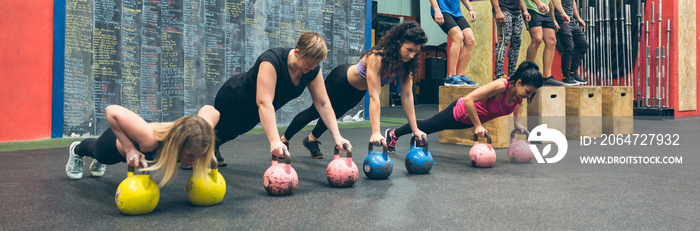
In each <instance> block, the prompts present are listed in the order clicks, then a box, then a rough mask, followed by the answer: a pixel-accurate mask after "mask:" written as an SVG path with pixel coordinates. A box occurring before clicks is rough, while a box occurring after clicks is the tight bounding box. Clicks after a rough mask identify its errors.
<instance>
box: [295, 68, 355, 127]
mask: <svg viewBox="0 0 700 231" xmlns="http://www.w3.org/2000/svg"><path fill="white" fill-rule="evenodd" d="M350 66H352V64H345V65H340V66H337V67H336V68H334V69H333V71H331V73H330V74H328V77H326V80H325V84H326V92H328V98H329V99H330V100H331V105H332V107H333V111H334V112H335V118H336V119H337V118H340V117H341V116H343V115H345V112H348V111H349V110H350V109H352V108H353V107H355V105H357V103H359V102H360V100H362V97H364V96H365V93H366V92H367V90H357V88H355V87H353V86H352V85H350V82H348V75H347V73H348V68H350ZM318 118H320V115H319V114H318V111H317V110H316V107H315V106H314V105H313V104H311V106H310V107H309V108H307V109H306V110H304V111H302V112H300V113H299V114H297V116H295V117H294V119H293V120H292V122H291V123H290V124H289V127H287V130H285V131H284V137H285V138H286V139H288V140H291V139H292V137H293V136H294V135H295V134H297V132H299V131H300V130H301V129H302V128H304V126H306V125H307V124H309V122H311V121H312V120H315V119H318ZM326 130H328V128H327V127H326V124H325V123H324V122H323V120H322V119H321V120H318V122H317V123H316V126H315V127H314V130H313V131H311V134H313V135H314V136H315V137H316V138H318V137H321V135H323V133H324V132H326Z"/></svg>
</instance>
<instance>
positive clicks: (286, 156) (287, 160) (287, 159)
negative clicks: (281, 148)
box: [272, 152, 292, 164]
mask: <svg viewBox="0 0 700 231" xmlns="http://www.w3.org/2000/svg"><path fill="white" fill-rule="evenodd" d="M272 160H273V161H279V158H278V157H276V156H275V155H272ZM284 163H285V164H292V157H291V156H290V155H289V152H284Z"/></svg>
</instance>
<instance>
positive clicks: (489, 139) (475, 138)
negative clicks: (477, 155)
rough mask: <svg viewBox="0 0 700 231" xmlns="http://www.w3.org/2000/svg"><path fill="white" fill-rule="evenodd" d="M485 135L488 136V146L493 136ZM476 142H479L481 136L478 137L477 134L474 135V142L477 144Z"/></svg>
mask: <svg viewBox="0 0 700 231" xmlns="http://www.w3.org/2000/svg"><path fill="white" fill-rule="evenodd" d="M484 135H486V140H487V141H488V144H491V135H489V133H488V132H486V133H484ZM476 141H479V136H477V135H476V133H475V134H474V142H476Z"/></svg>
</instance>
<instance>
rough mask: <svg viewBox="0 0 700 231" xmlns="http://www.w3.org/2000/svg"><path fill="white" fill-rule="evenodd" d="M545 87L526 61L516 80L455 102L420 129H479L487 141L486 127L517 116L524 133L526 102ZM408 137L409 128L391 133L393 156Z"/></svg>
mask: <svg viewBox="0 0 700 231" xmlns="http://www.w3.org/2000/svg"><path fill="white" fill-rule="evenodd" d="M543 84H544V83H543V79H542V74H541V73H540V71H539V67H538V66H537V64H535V63H534V62H531V61H524V62H523V63H521V64H520V66H519V67H518V69H517V70H516V71H515V74H514V75H513V76H511V77H509V78H501V79H497V80H494V81H492V82H490V83H488V84H486V85H484V86H481V87H479V88H477V89H476V90H474V91H472V92H471V93H469V94H468V95H466V96H464V97H461V98H459V99H457V100H455V101H454V102H452V104H450V106H448V107H447V108H445V109H444V110H442V111H440V112H438V113H437V114H436V115H434V116H433V117H430V118H429V119H426V120H419V121H418V122H417V123H418V129H420V130H421V131H424V132H425V133H427V134H430V133H433V132H439V131H442V130H446V129H465V128H471V127H475V130H474V132H475V133H476V135H478V136H480V137H484V136H485V135H484V134H485V133H486V128H484V126H483V123H486V122H487V121H489V120H492V119H495V118H498V117H500V116H504V115H509V114H510V113H513V119H514V125H515V129H517V130H518V131H524V130H525V127H524V126H522V125H521V124H520V123H519V122H518V121H519V120H518V117H519V116H520V114H521V113H522V107H523V105H522V99H524V98H528V99H531V98H532V96H534V95H535V92H536V91H537V89H539V88H540V87H542V85H543ZM408 133H410V128H409V127H408V125H403V126H401V127H399V128H397V129H394V130H392V131H391V132H389V134H388V135H387V141H388V146H389V150H390V152H393V151H394V150H396V141H397V140H398V139H399V137H401V136H402V135H405V134H408Z"/></svg>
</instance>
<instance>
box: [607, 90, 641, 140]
mask: <svg viewBox="0 0 700 231" xmlns="http://www.w3.org/2000/svg"><path fill="white" fill-rule="evenodd" d="M633 93H634V92H633V89H632V87H631V86H616V87H603V109H602V110H603V134H615V135H618V134H632V133H633V132H634V118H633V116H634V110H633V101H634V96H633Z"/></svg>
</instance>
